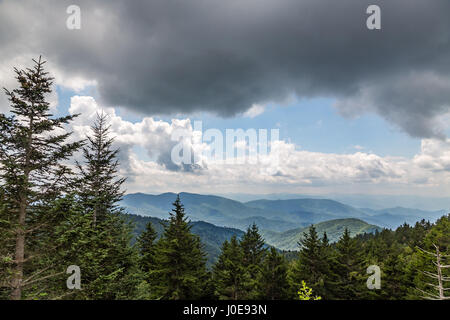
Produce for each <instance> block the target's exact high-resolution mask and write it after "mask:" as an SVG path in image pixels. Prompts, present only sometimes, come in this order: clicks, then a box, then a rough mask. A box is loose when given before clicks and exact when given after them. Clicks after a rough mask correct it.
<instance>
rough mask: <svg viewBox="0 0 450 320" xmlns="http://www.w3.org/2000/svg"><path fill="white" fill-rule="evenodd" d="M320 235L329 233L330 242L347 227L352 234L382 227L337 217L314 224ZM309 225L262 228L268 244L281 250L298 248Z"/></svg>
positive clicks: (369, 231) (368, 231)
mask: <svg viewBox="0 0 450 320" xmlns="http://www.w3.org/2000/svg"><path fill="white" fill-rule="evenodd" d="M314 226H315V227H316V230H317V232H318V233H319V235H320V236H322V235H323V233H324V232H326V233H327V236H328V239H329V240H330V242H335V241H337V240H338V239H339V238H340V237H341V235H342V234H343V233H344V230H345V228H347V229H348V230H349V231H350V234H351V236H355V235H358V234H363V233H373V232H375V231H376V230H378V231H381V230H382V228H380V227H378V226H376V225H371V224H368V223H366V222H364V221H362V220H360V219H355V218H351V219H335V220H330V221H325V222H320V223H317V224H315V225H314ZM308 228H309V226H308V227H302V228H297V229H292V230H288V231H285V232H274V231H268V230H261V234H262V236H263V237H264V239H265V241H266V243H267V244H269V245H272V246H274V247H276V248H278V249H281V250H298V249H299V246H298V242H299V240H300V239H301V238H303V234H304V233H305V232H308Z"/></svg>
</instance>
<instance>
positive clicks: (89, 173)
mask: <svg viewBox="0 0 450 320" xmlns="http://www.w3.org/2000/svg"><path fill="white" fill-rule="evenodd" d="M91 129H92V136H88V145H87V146H84V147H83V155H84V159H85V162H86V164H85V165H84V166H83V165H80V164H78V168H79V170H80V175H81V179H80V184H79V185H80V187H79V196H80V198H81V200H82V203H83V205H84V206H85V210H86V211H87V212H89V213H90V214H92V221H93V224H94V225H95V224H96V223H97V221H101V220H102V219H104V218H105V217H106V216H107V215H108V214H111V213H115V212H117V211H120V208H119V207H118V206H117V203H118V202H119V201H120V200H121V199H122V196H123V194H124V192H123V191H122V190H121V188H122V184H123V183H124V182H125V178H118V177H117V171H118V166H119V162H118V160H117V155H118V153H119V149H113V148H112V144H113V142H114V139H113V138H110V137H109V130H110V126H109V125H108V124H107V116H106V114H104V113H102V114H97V120H96V121H95V123H94V125H93V126H92V127H91Z"/></svg>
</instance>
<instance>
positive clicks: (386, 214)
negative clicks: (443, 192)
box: [360, 207, 447, 229]
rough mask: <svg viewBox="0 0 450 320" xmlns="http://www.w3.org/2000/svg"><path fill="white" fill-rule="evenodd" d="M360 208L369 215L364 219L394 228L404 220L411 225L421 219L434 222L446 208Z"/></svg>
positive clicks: (445, 211) (444, 212)
mask: <svg viewBox="0 0 450 320" xmlns="http://www.w3.org/2000/svg"><path fill="white" fill-rule="evenodd" d="M360 210H362V211H364V212H366V213H367V214H369V215H370V217H366V218H364V220H365V221H367V222H369V223H374V224H377V225H379V226H383V227H386V228H390V229H395V228H397V227H398V226H400V225H402V224H404V223H405V222H406V223H408V224H411V225H412V224H415V223H416V222H417V221H420V220H422V219H425V220H429V221H430V222H434V221H436V219H438V218H440V217H441V216H443V215H444V214H446V213H447V210H438V211H425V210H419V209H411V208H403V207H395V208H387V209H381V210H374V209H369V208H361V209H360Z"/></svg>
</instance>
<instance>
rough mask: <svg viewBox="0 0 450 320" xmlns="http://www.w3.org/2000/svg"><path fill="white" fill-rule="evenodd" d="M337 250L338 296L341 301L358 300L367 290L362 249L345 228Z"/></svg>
mask: <svg viewBox="0 0 450 320" xmlns="http://www.w3.org/2000/svg"><path fill="white" fill-rule="evenodd" d="M336 248H337V264H336V265H335V271H336V274H337V275H338V277H339V280H338V281H339V282H338V291H337V296H338V298H341V299H357V298H359V297H360V295H361V293H362V292H363V290H364V292H366V290H367V289H365V288H364V285H365V282H364V277H363V259H362V247H361V246H360V245H359V242H358V240H356V239H354V238H351V236H350V232H349V231H348V229H347V228H345V230H344V233H343V234H342V236H341V237H340V239H339V241H338V242H337V244H336Z"/></svg>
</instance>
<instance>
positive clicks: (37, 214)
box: [0, 57, 81, 299]
mask: <svg viewBox="0 0 450 320" xmlns="http://www.w3.org/2000/svg"><path fill="white" fill-rule="evenodd" d="M33 62H34V67H33V68H27V69H20V70H19V69H17V68H15V69H14V71H15V74H16V79H17V82H18V83H19V87H18V88H16V89H14V90H12V91H10V90H7V89H5V93H6V96H7V97H8V100H9V102H10V104H11V109H10V113H11V115H10V116H7V115H4V114H0V182H1V183H0V184H1V188H2V194H3V201H4V202H5V203H6V204H7V207H8V210H5V211H4V212H3V213H2V218H3V215H5V216H7V219H4V220H7V221H8V225H7V226H6V229H8V230H9V231H12V239H10V241H12V242H13V243H14V245H13V246H11V243H8V244H7V246H8V247H10V248H13V249H11V250H12V251H11V252H10V253H9V256H11V257H14V258H13V259H12V261H11V262H10V265H11V267H12V269H13V271H12V275H13V276H12V279H11V281H10V287H11V289H12V293H11V298H12V299H21V298H22V289H23V288H24V287H25V286H27V283H26V281H23V279H24V272H25V271H24V270H25V269H26V268H25V267H24V265H25V264H26V263H29V262H30V260H32V257H35V255H34V254H33V255H31V254H30V250H29V249H30V248H29V246H28V244H27V241H28V240H27V239H30V238H31V236H32V235H33V234H36V233H39V232H40V233H43V232H44V230H45V229H47V230H46V231H47V234H50V233H51V228H52V225H54V223H52V220H53V219H54V218H55V217H54V216H51V215H50V214H49V212H50V210H47V209H48V207H49V205H51V203H52V202H53V201H55V199H57V198H58V197H60V196H62V195H63V194H64V193H66V192H67V191H68V190H69V189H70V186H71V183H69V181H70V174H71V171H70V169H69V167H68V166H67V165H64V164H63V162H64V160H68V159H69V158H70V157H71V156H72V154H73V153H74V152H75V151H76V150H77V149H79V148H80V147H81V143H80V142H73V143H68V142H66V141H67V139H68V138H69V136H70V135H71V132H67V131H65V129H64V125H66V124H68V123H69V122H70V121H71V120H72V119H73V118H74V117H76V115H69V116H66V117H59V118H55V117H53V115H52V114H51V113H50V104H49V102H48V101H47V100H46V97H47V95H48V94H49V93H50V92H51V86H52V80H53V79H52V78H51V77H49V76H48V73H47V72H45V71H44V67H43V66H44V64H45V61H43V60H42V59H41V58H40V57H39V59H38V60H33ZM61 131H63V133H61ZM2 234H3V232H2ZM4 241H6V242H8V240H5V239H4Z"/></svg>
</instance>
